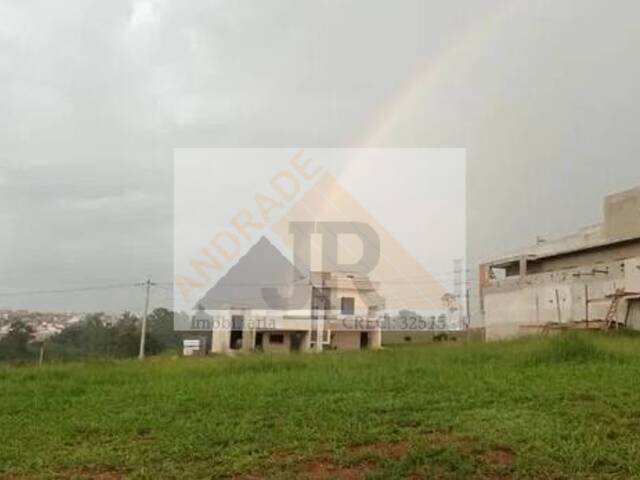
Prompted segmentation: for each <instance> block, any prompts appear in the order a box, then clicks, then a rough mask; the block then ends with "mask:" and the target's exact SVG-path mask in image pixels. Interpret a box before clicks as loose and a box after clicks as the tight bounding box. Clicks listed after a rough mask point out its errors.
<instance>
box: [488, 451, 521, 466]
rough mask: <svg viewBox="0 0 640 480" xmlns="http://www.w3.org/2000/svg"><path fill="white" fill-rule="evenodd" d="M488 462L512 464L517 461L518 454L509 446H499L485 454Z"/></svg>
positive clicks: (503, 464) (504, 464)
mask: <svg viewBox="0 0 640 480" xmlns="http://www.w3.org/2000/svg"><path fill="white" fill-rule="evenodd" d="M484 457H485V459H486V461H487V463H490V464H492V465H502V466H509V467H510V466H512V465H513V464H514V463H515V461H516V454H515V452H514V451H513V450H511V449H510V448H508V447H498V448H493V449H491V450H489V451H488V452H487V453H486V454H485V456H484Z"/></svg>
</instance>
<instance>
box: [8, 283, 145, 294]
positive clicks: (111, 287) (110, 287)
mask: <svg viewBox="0 0 640 480" xmlns="http://www.w3.org/2000/svg"><path fill="white" fill-rule="evenodd" d="M141 285H143V284H140V283H121V284H113V285H97V286H93V287H76V288H60V289H54V290H24V291H20V292H3V293H0V297H13V296H15V297H21V296H29V295H49V294H56V293H76V292H91V291H98V290H115V289H119V288H131V287H139V286H141Z"/></svg>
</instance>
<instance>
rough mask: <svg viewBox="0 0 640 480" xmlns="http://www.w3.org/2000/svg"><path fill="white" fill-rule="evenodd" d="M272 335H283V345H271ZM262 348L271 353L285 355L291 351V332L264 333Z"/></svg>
mask: <svg viewBox="0 0 640 480" xmlns="http://www.w3.org/2000/svg"><path fill="white" fill-rule="evenodd" d="M271 335H282V336H283V339H284V341H283V343H271V340H270V336H271ZM262 348H263V350H264V351H265V352H269V353H284V352H289V351H291V336H290V334H289V332H264V334H263V337H262Z"/></svg>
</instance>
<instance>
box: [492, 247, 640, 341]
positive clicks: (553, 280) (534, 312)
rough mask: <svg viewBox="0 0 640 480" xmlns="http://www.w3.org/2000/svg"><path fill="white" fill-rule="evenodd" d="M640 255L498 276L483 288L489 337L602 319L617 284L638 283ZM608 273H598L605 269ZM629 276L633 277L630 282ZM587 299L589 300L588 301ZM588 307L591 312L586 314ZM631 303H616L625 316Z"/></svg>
mask: <svg viewBox="0 0 640 480" xmlns="http://www.w3.org/2000/svg"><path fill="white" fill-rule="evenodd" d="M638 265H640V258H633V259H628V260H623V261H615V262H610V263H604V264H597V265H591V267H594V268H597V270H598V272H596V273H594V272H593V270H592V268H574V269H569V270H563V271H560V272H557V271H556V272H552V273H540V274H530V275H527V276H525V277H523V278H519V277H518V278H510V279H505V280H502V281H494V282H492V284H491V285H485V286H483V288H482V301H483V309H484V324H485V328H486V338H487V339H488V340H497V339H503V338H509V337H514V336H518V335H524V334H528V333H538V332H539V331H540V329H539V328H532V327H533V326H536V325H538V326H539V325H544V324H545V323H547V322H569V321H579V320H585V319H587V316H588V318H589V319H590V320H595V319H604V317H605V316H606V313H607V310H608V309H609V306H610V304H611V299H607V298H606V296H607V295H610V294H612V293H614V292H615V291H616V289H617V288H627V290H630V288H629V287H632V286H635V285H638V286H640V275H639V274H637V273H636V271H637V272H640V270H638V269H637V266H638ZM605 271H607V272H608V273H599V272H605ZM627 280H629V281H630V282H631V284H630V285H627ZM587 299H588V300H589V303H588V307H587ZM587 312H588V314H587ZM626 314H627V303H626V302H621V303H620V307H619V308H618V321H619V322H624V320H625V318H626Z"/></svg>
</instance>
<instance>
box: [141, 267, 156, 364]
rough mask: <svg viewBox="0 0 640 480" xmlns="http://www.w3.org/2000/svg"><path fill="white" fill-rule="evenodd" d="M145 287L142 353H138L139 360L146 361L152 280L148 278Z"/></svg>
mask: <svg viewBox="0 0 640 480" xmlns="http://www.w3.org/2000/svg"><path fill="white" fill-rule="evenodd" d="M143 285H144V286H145V292H146V295H145V300H144V312H143V313H142V327H141V328H140V352H139V353H138V359H139V360H144V344H145V341H146V337H147V315H148V314H149V297H150V295H151V285H153V283H151V279H150V278H147V281H146V282H144V284H143Z"/></svg>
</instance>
